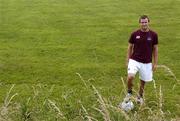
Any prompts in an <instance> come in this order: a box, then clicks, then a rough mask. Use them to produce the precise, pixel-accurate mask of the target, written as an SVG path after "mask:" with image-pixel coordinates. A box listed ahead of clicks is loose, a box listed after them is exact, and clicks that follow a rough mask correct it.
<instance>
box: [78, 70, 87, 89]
mask: <svg viewBox="0 0 180 121" xmlns="http://www.w3.org/2000/svg"><path fill="white" fill-rule="evenodd" d="M76 74H77V75H78V76H79V78H80V79H81V80H82V81H83V83H84V85H85V87H86V88H88V86H87V84H86V82H85V80H84V79H83V78H82V76H81V75H80V74H79V73H76Z"/></svg>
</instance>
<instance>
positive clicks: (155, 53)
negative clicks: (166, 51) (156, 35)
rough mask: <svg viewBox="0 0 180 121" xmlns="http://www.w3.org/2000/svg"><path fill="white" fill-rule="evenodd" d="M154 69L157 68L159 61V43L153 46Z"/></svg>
mask: <svg viewBox="0 0 180 121" xmlns="http://www.w3.org/2000/svg"><path fill="white" fill-rule="evenodd" d="M153 59H154V60H153V67H152V69H153V71H155V70H156V68H157V63H158V44H156V45H154V46H153Z"/></svg>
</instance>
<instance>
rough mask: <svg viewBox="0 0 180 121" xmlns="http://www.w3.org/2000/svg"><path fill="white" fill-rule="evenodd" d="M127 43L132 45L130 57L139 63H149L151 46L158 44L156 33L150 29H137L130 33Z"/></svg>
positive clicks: (150, 60)
mask: <svg viewBox="0 0 180 121" xmlns="http://www.w3.org/2000/svg"><path fill="white" fill-rule="evenodd" d="M129 43H131V44H133V45H134V47H133V53H132V55H131V57H130V58H131V59H133V60H136V61H138V62H141V63H151V62H152V51H153V46H154V45H156V44H158V35H157V33H156V32H153V31H152V30H149V31H148V32H142V31H141V30H140V29H139V30H137V31H135V32H133V33H132V34H131V37H130V38H129Z"/></svg>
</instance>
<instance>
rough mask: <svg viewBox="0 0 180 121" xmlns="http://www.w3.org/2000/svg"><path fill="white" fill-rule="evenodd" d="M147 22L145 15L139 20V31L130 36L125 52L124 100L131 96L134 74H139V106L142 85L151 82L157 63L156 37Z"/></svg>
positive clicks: (141, 102)
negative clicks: (125, 85)
mask: <svg viewBox="0 0 180 121" xmlns="http://www.w3.org/2000/svg"><path fill="white" fill-rule="evenodd" d="M149 22H150V20H149V18H148V16H147V15H142V16H141V17H140V18H139V24H140V29H138V30H136V31H135V32H133V33H132V34H131V36H130V38H129V45H128V51H127V66H128V77H127V87H128V90H127V91H128V93H127V95H126V97H125V98H124V100H125V101H127V100H129V99H130V97H131V96H132V86H133V83H132V82H133V79H134V78H135V75H136V73H137V72H139V78H140V88H139V95H138V96H137V103H139V104H143V101H144V100H143V92H144V85H145V83H146V82H150V81H152V77H153V71H155V69H156V67H157V61H158V35H157V33H156V32H154V31H152V30H151V29H150V28H149ZM152 58H153V62H152Z"/></svg>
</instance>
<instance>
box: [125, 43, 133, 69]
mask: <svg viewBox="0 0 180 121" xmlns="http://www.w3.org/2000/svg"><path fill="white" fill-rule="evenodd" d="M133 47H134V44H131V43H129V44H128V50H127V58H126V66H128V63H129V58H130V57H131V55H132V53H133Z"/></svg>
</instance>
